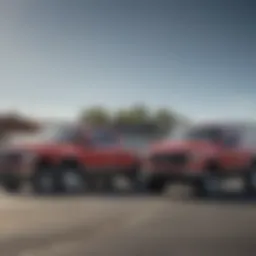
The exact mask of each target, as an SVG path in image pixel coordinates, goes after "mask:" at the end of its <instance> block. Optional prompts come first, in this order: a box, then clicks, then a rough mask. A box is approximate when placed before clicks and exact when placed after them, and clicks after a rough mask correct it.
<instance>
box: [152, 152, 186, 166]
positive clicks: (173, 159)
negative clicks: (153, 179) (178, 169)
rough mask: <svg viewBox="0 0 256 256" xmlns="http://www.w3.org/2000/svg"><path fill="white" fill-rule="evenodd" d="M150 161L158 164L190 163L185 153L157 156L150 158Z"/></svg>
mask: <svg viewBox="0 0 256 256" xmlns="http://www.w3.org/2000/svg"><path fill="white" fill-rule="evenodd" d="M150 161H151V162H152V163H153V164H155V165H157V164H161V165H162V164H171V165H185V164H186V163H187V161H188V156H187V155H186V154H184V153H173V154H155V155H153V156H152V157H151V158H150Z"/></svg>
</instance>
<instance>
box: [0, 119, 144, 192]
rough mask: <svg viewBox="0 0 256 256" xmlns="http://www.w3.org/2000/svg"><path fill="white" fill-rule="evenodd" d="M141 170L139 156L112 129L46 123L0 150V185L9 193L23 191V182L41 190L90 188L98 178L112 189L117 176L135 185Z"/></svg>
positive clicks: (69, 190) (84, 189)
mask: <svg viewBox="0 0 256 256" xmlns="http://www.w3.org/2000/svg"><path fill="white" fill-rule="evenodd" d="M139 170H140V158H139V157H138V156H137V154H136V153H135V152H133V151H132V150H128V149H126V148H125V147H123V145H122V142H121V140H120V138H119V137H118V136H117V134H116V133H115V132H113V131H112V130H110V129H99V128H98V129H90V128H84V127H81V126H79V125H70V124H69V125H61V126H59V127H55V128H53V127H50V128H49V127H47V128H46V127H45V128H42V129H41V130H40V131H38V132H37V133H35V134H33V135H31V136H29V137H27V138H26V137H22V136H20V139H16V140H13V141H12V142H9V144H8V145H6V146H5V147H3V148H2V149H1V151H0V177H1V184H2V187H3V188H4V189H5V190H6V191H9V192H19V191H20V190H21V188H22V187H23V185H24V184H25V183H26V184H29V185H31V187H32V190H33V191H34V192H35V193H39V194H53V193H59V192H61V193H77V192H82V191H87V190H92V189H94V188H95V187H96V186H97V182H99V181H101V182H102V181H103V184H104V185H103V187H105V188H108V189H113V180H114V178H115V177H117V176H118V177H120V176H122V177H125V178H126V179H129V181H130V182H131V184H132V185H134V186H136V184H137V181H138V176H139V175H138V172H139Z"/></svg>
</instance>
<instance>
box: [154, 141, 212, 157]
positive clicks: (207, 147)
mask: <svg viewBox="0 0 256 256" xmlns="http://www.w3.org/2000/svg"><path fill="white" fill-rule="evenodd" d="M215 149H216V146H215V145H213V144H212V143H209V142H205V141H160V142H157V143H155V144H153V145H151V147H150V154H156V153H175V152H191V151H197V152H199V151H213V150H215Z"/></svg>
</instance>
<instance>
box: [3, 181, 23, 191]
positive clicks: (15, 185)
mask: <svg viewBox="0 0 256 256" xmlns="http://www.w3.org/2000/svg"><path fill="white" fill-rule="evenodd" d="M2 187H3V188H4V190H5V191H6V192H8V193H19V192H20V191H21V188H22V182H21V180H20V179H19V178H17V177H4V178H3V180H2Z"/></svg>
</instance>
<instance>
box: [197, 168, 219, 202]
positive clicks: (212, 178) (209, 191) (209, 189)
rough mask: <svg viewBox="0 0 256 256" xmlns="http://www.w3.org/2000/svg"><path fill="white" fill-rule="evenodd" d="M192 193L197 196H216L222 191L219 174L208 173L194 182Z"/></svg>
mask: <svg viewBox="0 0 256 256" xmlns="http://www.w3.org/2000/svg"><path fill="white" fill-rule="evenodd" d="M193 186H194V187H193V190H192V194H193V196H196V197H203V198H204V197H215V196H217V195H219V193H220V180H219V178H218V176H216V175H212V174H209V173H207V174H206V175H204V177H202V178H201V179H200V180H197V181H195V182H194V184H193Z"/></svg>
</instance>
